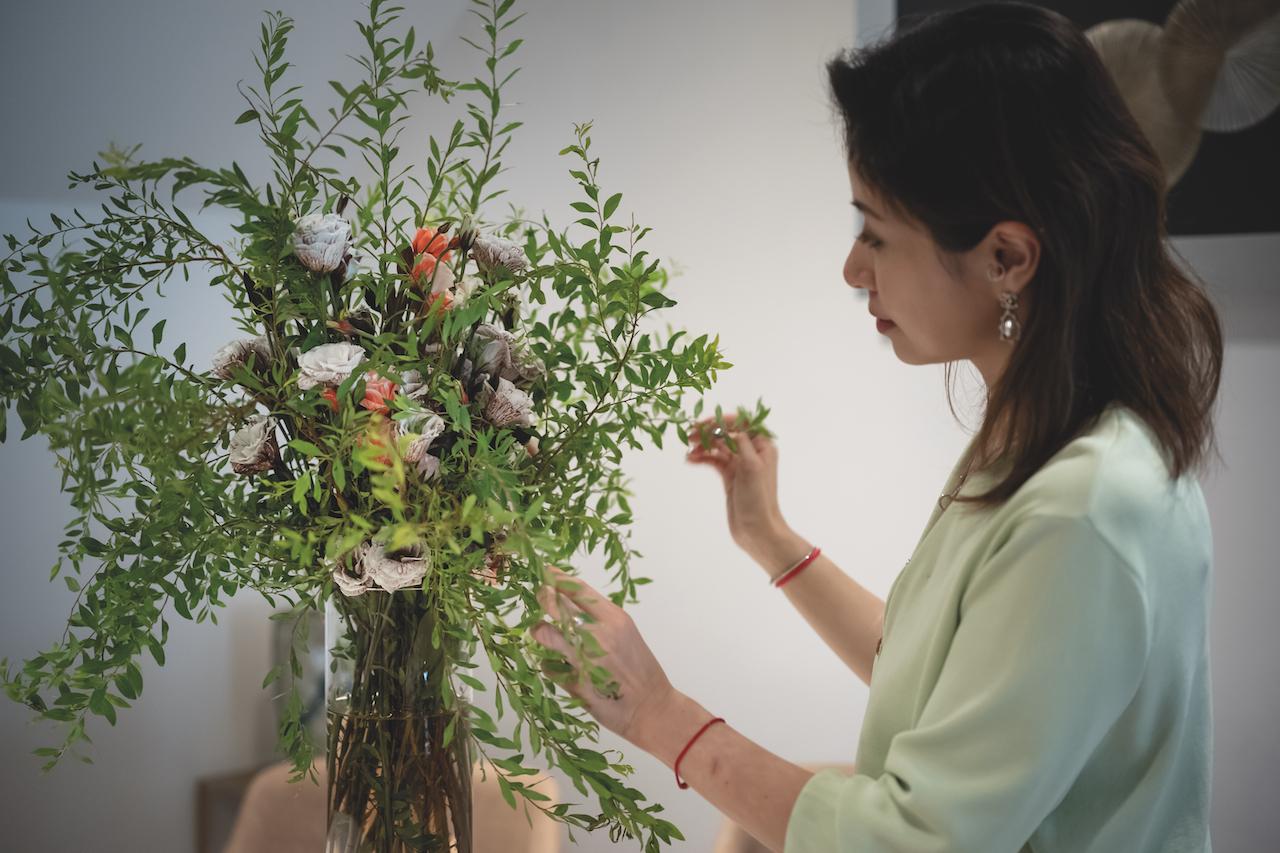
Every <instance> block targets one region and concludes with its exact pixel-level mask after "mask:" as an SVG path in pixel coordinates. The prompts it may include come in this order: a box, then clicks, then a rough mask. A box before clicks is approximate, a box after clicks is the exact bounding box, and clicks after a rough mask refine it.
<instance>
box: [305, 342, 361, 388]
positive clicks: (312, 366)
mask: <svg viewBox="0 0 1280 853" xmlns="http://www.w3.org/2000/svg"><path fill="white" fill-rule="evenodd" d="M364 358H365V352H364V350H363V349H361V348H360V347H358V346H356V345H355V344H349V343H341V344H321V345H320V346H318V347H315V348H314V349H310V350H307V351H306V352H304V353H303V354H302V355H301V356H299V357H298V369H299V370H300V371H301V372H300V373H299V375H298V387H299V388H301V389H302V390H304V391H305V390H307V389H308V388H314V387H315V386H317V385H329V386H333V387H336V386H338V385H341V384H342V382H343V381H344V380H345V379H346V378H347V377H348V376H350V375H351V373H352V371H354V370H355V369H356V368H357V367H359V366H360V362H362V361H364Z"/></svg>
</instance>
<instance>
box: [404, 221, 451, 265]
mask: <svg viewBox="0 0 1280 853" xmlns="http://www.w3.org/2000/svg"><path fill="white" fill-rule="evenodd" d="M448 248H449V238H448V237H446V236H445V235H443V234H437V233H436V229H434V228H419V229H418V233H417V234H415V235H413V253H414V254H415V255H421V254H422V253H423V252H426V253H428V254H431V255H435V256H436V257H439V258H440V260H442V261H447V260H449V258H448V255H449V254H452V253H448V252H446V253H445V254H446V256H445V257H440V253H441V252H445V250H446V249H448Z"/></svg>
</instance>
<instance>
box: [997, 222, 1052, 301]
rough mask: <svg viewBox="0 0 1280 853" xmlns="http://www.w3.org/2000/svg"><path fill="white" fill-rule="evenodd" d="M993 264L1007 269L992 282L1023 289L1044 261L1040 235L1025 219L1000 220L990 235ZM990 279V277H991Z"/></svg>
mask: <svg viewBox="0 0 1280 853" xmlns="http://www.w3.org/2000/svg"><path fill="white" fill-rule="evenodd" d="M987 240H988V241H989V243H990V247H989V257H990V259H991V260H990V262H989V265H990V266H992V267H999V269H1000V270H1002V271H1003V274H1002V275H1000V276H999V277H998V278H997V279H996V280H995V281H994V282H992V284H993V285H994V286H995V288H996V290H998V291H1005V290H1011V291H1013V292H1014V293H1021V292H1022V289H1023V288H1024V287H1026V286H1027V282H1029V281H1031V279H1032V278H1033V277H1034V276H1035V274H1036V268H1037V267H1038V266H1039V264H1040V239H1039V237H1037V236H1036V233H1035V231H1033V230H1032V229H1031V228H1029V227H1027V226H1026V225H1024V224H1023V223H1021V222H999V223H996V225H995V226H994V227H993V228H992V229H991V233H990V234H988V235H987ZM988 280H990V279H988Z"/></svg>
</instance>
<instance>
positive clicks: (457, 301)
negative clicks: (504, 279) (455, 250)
mask: <svg viewBox="0 0 1280 853" xmlns="http://www.w3.org/2000/svg"><path fill="white" fill-rule="evenodd" d="M483 286H484V282H483V281H481V280H480V279H479V278H477V277H476V276H474V275H464V276H463V277H462V278H460V279H458V280H457V281H456V282H454V285H453V307H454V308H458V307H461V306H463V305H466V304H467V300H468V299H470V298H471V296H472V294H474V293H475V292H476V288H478V287H483Z"/></svg>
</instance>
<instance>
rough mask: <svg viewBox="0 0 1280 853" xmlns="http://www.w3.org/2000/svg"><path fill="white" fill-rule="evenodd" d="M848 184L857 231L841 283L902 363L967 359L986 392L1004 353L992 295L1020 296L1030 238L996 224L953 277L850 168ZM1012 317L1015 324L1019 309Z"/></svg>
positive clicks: (918, 232) (921, 235)
mask: <svg viewBox="0 0 1280 853" xmlns="http://www.w3.org/2000/svg"><path fill="white" fill-rule="evenodd" d="M849 183H850V187H851V188H852V190H853V203H854V205H855V206H856V207H857V208H858V209H859V210H861V211H862V213H863V223H864V224H863V229H862V233H861V234H859V235H858V237H857V239H856V240H855V241H854V244H853V248H852V249H850V250H849V257H848V258H847V259H846V260H845V264H844V280H845V281H846V282H848V284H849V285H850V286H851V287H860V288H864V289H866V291H867V295H868V296H869V297H870V298H869V305H868V307H869V309H870V311H871V313H872V314H873V315H875V316H876V317H878V318H881V319H882V320H886V321H889V325H886V324H885V323H884V322H881V323H878V324H877V326H878V330H879V331H880V332H881V333H882V334H884V335H886V336H887V337H888V338H889V341H890V342H891V343H892V344H893V350H894V352H895V353H896V354H897V356H898V358H899V359H901V360H902V361H904V362H906V363H908V364H936V363H942V362H948V361H960V360H962V359H967V360H970V361H972V362H974V364H975V365H976V366H977V367H978V369H979V370H980V371H981V372H982V374H983V377H984V378H985V379H986V381H987V384H988V386H990V385H991V384H992V382H993V381H994V379H995V377H996V376H997V375H998V374H999V371H1000V369H1001V368H1002V367H1003V365H1004V363H1005V361H1006V360H1007V358H1008V350H1009V349H1010V345H1009V344H1008V343H1006V342H1004V341H1001V340H1000V339H999V335H998V332H997V329H998V326H999V322H1000V315H1001V308H1000V302H999V297H1000V292H1001V291H1002V290H1006V289H1007V290H1012V291H1014V292H1015V293H1018V292H1020V291H1021V290H1022V286H1023V285H1024V284H1025V283H1026V281H1027V280H1028V279H1029V278H1030V275H1031V273H1033V272H1034V268H1035V265H1034V260H1035V258H1038V244H1036V247H1035V248H1034V249H1033V248H1032V247H1031V246H1029V245H1026V243H1027V241H1028V238H1029V239H1030V241H1031V242H1034V236H1033V232H1031V230H1030V229H1028V228H1026V226H1023V225H1021V224H1020V223H1016V222H1010V223H1000V224H998V225H997V226H995V227H994V228H993V229H992V231H991V233H990V234H988V236H987V237H986V238H985V239H983V241H982V242H980V243H979V244H978V245H977V246H975V247H974V248H973V249H972V250H970V251H968V252H966V253H964V254H963V255H960V256H958V257H956V258H955V261H954V262H955V263H956V264H958V266H957V267H956V269H954V270H952V269H948V268H946V267H944V266H943V265H942V261H941V260H940V259H939V254H938V251H937V250H936V249H935V244H934V242H933V239H932V238H931V237H930V236H929V235H928V234H927V233H926V232H925V231H924V230H923V227H922V226H920V225H919V224H917V223H914V222H905V221H902V220H900V219H898V218H896V217H894V216H893V215H892V214H891V213H890V212H889V208H888V205H886V204H884V202H883V200H882V199H880V198H878V197H876V195H875V193H874V192H872V190H871V189H870V188H869V187H868V186H866V184H864V183H863V182H862V181H861V180H860V179H859V177H858V175H857V174H856V173H855V171H854V170H853V168H852V166H851V167H850V168H849ZM1028 260H1030V264H1029V265H1028V263H1027V262H1028ZM997 264H999V266H1000V267H1001V268H1002V269H1003V274H1002V275H1001V276H1000V277H999V278H997V279H996V280H995V281H992V280H991V279H990V278H989V277H988V276H989V273H990V272H993V271H994V270H993V268H994V267H996V265H997ZM1017 313H1018V315H1019V320H1021V319H1022V317H1023V316H1025V308H1024V307H1020V308H1019V310H1018V312H1017Z"/></svg>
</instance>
